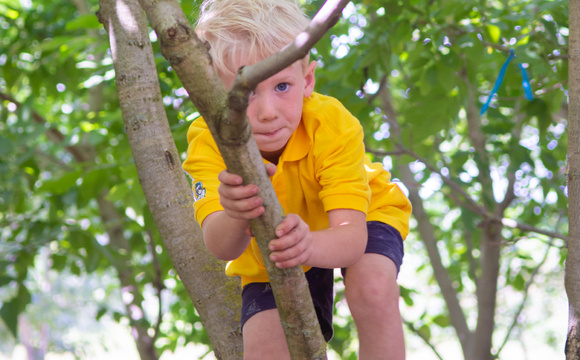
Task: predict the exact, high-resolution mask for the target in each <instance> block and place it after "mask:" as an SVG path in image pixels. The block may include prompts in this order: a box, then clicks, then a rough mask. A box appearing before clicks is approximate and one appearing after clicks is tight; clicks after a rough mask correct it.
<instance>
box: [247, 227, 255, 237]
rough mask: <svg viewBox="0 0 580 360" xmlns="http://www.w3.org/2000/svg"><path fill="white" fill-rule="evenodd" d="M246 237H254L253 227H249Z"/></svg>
mask: <svg viewBox="0 0 580 360" xmlns="http://www.w3.org/2000/svg"><path fill="white" fill-rule="evenodd" d="M246 235H248V236H249V237H254V233H253V232H252V227H251V226H248V227H247V228H246Z"/></svg>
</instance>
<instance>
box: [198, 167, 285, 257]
mask: <svg viewBox="0 0 580 360" xmlns="http://www.w3.org/2000/svg"><path fill="white" fill-rule="evenodd" d="M266 171H267V172H268V174H269V175H270V176H272V175H273V174H274V173H275V172H276V166H274V165H272V164H268V165H267V166H266ZM218 180H219V181H220V185H219V187H218V193H219V197H220V204H221V205H222V207H223V208H224V210H223V211H217V212H214V213H212V214H210V215H208V216H207V217H206V218H205V219H204V220H203V223H202V229H203V240H204V242H205V245H206V246H207V248H208V249H209V251H210V252H211V253H212V254H214V255H215V256H216V257H217V258H218V259H222V260H233V259H236V258H238V257H239V256H240V255H241V254H242V253H243V252H244V250H245V249H246V248H247V247H248V244H249V243H250V240H251V232H250V230H249V227H250V222H249V220H250V219H254V218H257V217H258V216H260V215H262V214H263V213H264V211H265V210H264V207H263V206H262V199H261V198H260V197H259V196H258V193H259V189H258V187H257V186H256V185H252V184H250V185H243V184H242V178H241V177H240V176H239V175H235V174H232V173H229V172H228V171H226V170H224V171H222V172H220V174H219V175H218Z"/></svg>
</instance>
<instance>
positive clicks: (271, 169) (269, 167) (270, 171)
mask: <svg viewBox="0 0 580 360" xmlns="http://www.w3.org/2000/svg"><path fill="white" fill-rule="evenodd" d="M266 172H267V173H268V176H273V175H274V174H275V173H276V165H274V164H271V163H267V164H266Z"/></svg>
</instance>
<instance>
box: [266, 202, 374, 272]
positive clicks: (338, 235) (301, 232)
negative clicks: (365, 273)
mask: <svg viewBox="0 0 580 360" xmlns="http://www.w3.org/2000/svg"><path fill="white" fill-rule="evenodd" d="M328 220H329V228H328V229H326V230H321V231H315V232H310V230H309V228H308V225H307V224H306V223H304V221H303V220H302V219H300V217H299V216H297V215H292V214H290V215H288V216H287V217H286V219H285V220H284V221H283V222H282V223H281V224H280V225H279V226H278V227H277V228H276V234H277V235H278V236H279V238H278V239H274V240H272V241H271V242H270V250H272V254H271V255H270V259H271V260H272V261H274V262H275V263H276V266H278V267H280V268H287V267H291V266H295V265H307V266H315V267H322V268H339V267H347V266H350V265H352V264H354V263H355V262H356V261H358V259H359V258H360V257H361V256H362V255H363V253H364V250H365V248H366V244H367V226H366V215H365V214H364V213H363V212H361V211H357V210H350V209H336V210H331V211H329V212H328Z"/></svg>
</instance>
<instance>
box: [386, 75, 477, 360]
mask: <svg viewBox="0 0 580 360" xmlns="http://www.w3.org/2000/svg"><path fill="white" fill-rule="evenodd" d="M386 84H387V79H384V86H381V89H380V93H379V96H380V99H381V110H382V111H383V112H384V113H385V115H386V116H387V119H389V122H390V124H391V125H392V126H391V128H390V129H391V130H390V131H391V134H392V138H393V139H400V138H401V132H400V130H399V127H398V123H397V115H396V113H395V109H394V108H393V104H392V100H391V93H390V90H389V88H388V87H387V86H386ZM395 146H398V147H402V144H401V143H398V144H397V145H395ZM398 169H399V174H400V175H401V180H402V181H403V183H404V184H405V185H406V186H407V189H408V190H409V200H410V201H411V204H413V216H414V217H415V219H416V220H417V229H418V230H419V235H420V236H421V239H422V240H423V243H424V244H425V249H426V250H427V255H428V257H429V262H430V263H431V266H432V267H433V275H434V276H435V280H436V281H437V284H438V285H439V288H440V289H441V295H443V299H444V300H445V305H446V306H447V311H449V319H450V321H451V325H452V326H453V328H454V329H455V332H456V333H457V338H458V339H459V342H460V343H461V350H462V352H463V357H464V358H466V359H467V358H468V357H467V352H468V351H469V348H470V344H471V340H472V338H473V336H472V335H473V334H472V333H471V331H470V330H469V327H468V326H467V320H466V318H465V314H464V313H463V309H462V308H461V304H460V303H459V299H458V298H457V291H456V290H455V289H454V288H453V285H452V281H451V278H450V277H449V273H448V272H447V269H445V266H444V265H443V261H442V260H441V254H440V253H439V249H438V248H437V239H436V238H435V236H434V234H435V231H433V225H432V224H431V219H430V218H429V214H428V213H427V211H426V210H425V208H424V207H423V199H422V198H421V197H420V196H419V188H420V184H418V183H417V181H415V179H414V178H413V174H412V173H411V171H410V170H409V166H408V164H407V163H401V164H400V165H399V166H398Z"/></svg>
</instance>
